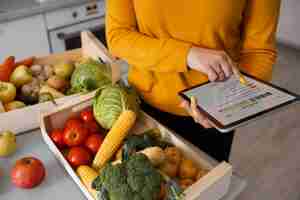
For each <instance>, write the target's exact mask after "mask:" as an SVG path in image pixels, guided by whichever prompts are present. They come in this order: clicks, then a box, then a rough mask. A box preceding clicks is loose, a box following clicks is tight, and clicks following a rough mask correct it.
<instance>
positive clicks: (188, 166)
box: [179, 159, 198, 179]
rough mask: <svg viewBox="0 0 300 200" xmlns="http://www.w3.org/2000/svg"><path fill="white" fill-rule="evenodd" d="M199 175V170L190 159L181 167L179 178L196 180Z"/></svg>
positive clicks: (182, 163)
mask: <svg viewBox="0 0 300 200" xmlns="http://www.w3.org/2000/svg"><path fill="white" fill-rule="evenodd" d="M197 173H198V169H197V167H196V165H195V164H194V162H193V161H192V160H190V159H184V160H182V162H181V164H180V167H179V177H180V178H190V179H195V178H196V176H197Z"/></svg>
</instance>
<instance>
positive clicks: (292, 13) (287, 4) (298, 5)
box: [278, 0, 300, 48]
mask: <svg viewBox="0 0 300 200" xmlns="http://www.w3.org/2000/svg"><path fill="white" fill-rule="evenodd" d="M299 10H300V1H299V0H284V1H282V2H281V12H280V19H279V30H278V39H279V41H280V42H283V43H286V44H288V45H291V46H294V47H298V48H300V38H299V35H300V22H299V19H300V12H299Z"/></svg>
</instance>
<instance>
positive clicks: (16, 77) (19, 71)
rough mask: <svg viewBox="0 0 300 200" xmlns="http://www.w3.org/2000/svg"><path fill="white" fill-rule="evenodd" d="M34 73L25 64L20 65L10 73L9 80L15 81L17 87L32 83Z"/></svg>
mask: <svg viewBox="0 0 300 200" xmlns="http://www.w3.org/2000/svg"><path fill="white" fill-rule="evenodd" d="M32 78H33V77H32V73H31V71H30V69H29V68H28V67H27V66H25V65H20V66H18V67H17V68H16V69H15V70H14V71H13V73H12V74H11V75H10V79H9V82H11V83H13V84H14V85H15V86H16V87H17V88H19V87H21V86H22V85H25V84H27V83H30V82H31V81H32Z"/></svg>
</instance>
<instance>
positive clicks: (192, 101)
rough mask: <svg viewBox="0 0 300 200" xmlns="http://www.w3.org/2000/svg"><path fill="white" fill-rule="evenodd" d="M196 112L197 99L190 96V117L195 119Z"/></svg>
mask: <svg viewBox="0 0 300 200" xmlns="http://www.w3.org/2000/svg"><path fill="white" fill-rule="evenodd" d="M197 110H198V104H197V99H196V98H195V97H194V96H192V98H191V111H192V116H193V117H194V118H195V117H196V115H197V112H196V111H197Z"/></svg>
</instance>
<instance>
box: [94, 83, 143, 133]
mask: <svg viewBox="0 0 300 200" xmlns="http://www.w3.org/2000/svg"><path fill="white" fill-rule="evenodd" d="M127 109H129V110H132V111H134V112H136V113H138V112H139V101H138V96H137V95H135V94H134V93H133V92H132V91H131V90H129V89H128V88H125V87H122V86H119V85H109V86H107V87H105V88H102V89H99V91H98V92H97V94H96V96H95V99H94V104H93V112H94V117H95V119H96V120H97V122H98V123H99V124H100V125H101V126H102V127H103V128H105V129H110V128H111V127H112V126H113V124H114V123H115V121H116V120H117V119H118V117H119V116H120V115H121V113H122V112H123V111H124V110H127Z"/></svg>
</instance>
